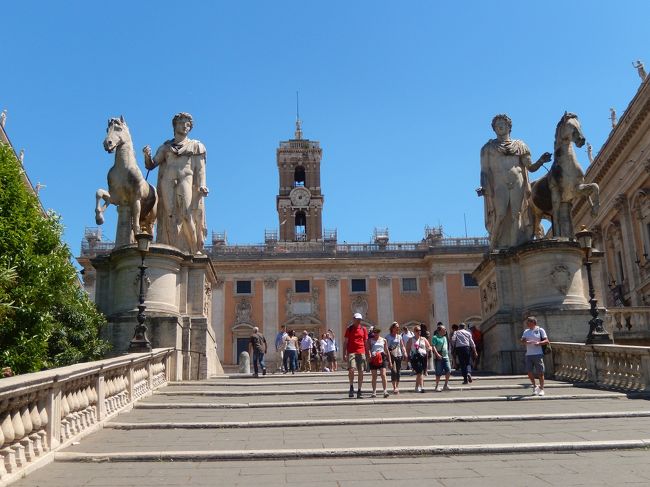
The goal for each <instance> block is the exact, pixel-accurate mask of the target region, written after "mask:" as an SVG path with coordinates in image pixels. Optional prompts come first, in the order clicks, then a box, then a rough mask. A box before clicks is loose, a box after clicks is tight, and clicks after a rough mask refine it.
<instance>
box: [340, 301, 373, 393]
mask: <svg viewBox="0 0 650 487" xmlns="http://www.w3.org/2000/svg"><path fill="white" fill-rule="evenodd" d="M362 319H363V316H362V315H361V313H354V320H353V322H352V324H351V325H350V326H348V327H347V329H346V330H345V336H344V338H343V360H344V361H345V362H347V364H348V380H349V382H350V392H349V394H348V396H349V397H354V369H357V374H358V382H357V384H358V386H357V399H361V398H362V397H363V395H362V393H361V387H362V386H363V371H364V369H365V368H366V363H367V358H368V355H369V351H368V349H367V348H366V347H367V344H368V330H367V329H366V327H365V326H363V325H362V324H361V320H362Z"/></svg>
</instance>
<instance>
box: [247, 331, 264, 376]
mask: <svg viewBox="0 0 650 487" xmlns="http://www.w3.org/2000/svg"><path fill="white" fill-rule="evenodd" d="M248 348H249V351H250V353H251V356H252V357H253V370H254V372H255V373H254V374H253V377H259V374H258V371H259V369H258V364H259V367H260V368H261V369H262V375H266V364H265V363H264V354H265V353H266V338H264V335H262V334H261V333H260V329H259V328H258V327H255V328H253V334H252V335H251V338H250V343H249V345H248Z"/></svg>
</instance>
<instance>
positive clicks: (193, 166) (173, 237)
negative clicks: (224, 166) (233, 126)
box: [143, 113, 208, 254]
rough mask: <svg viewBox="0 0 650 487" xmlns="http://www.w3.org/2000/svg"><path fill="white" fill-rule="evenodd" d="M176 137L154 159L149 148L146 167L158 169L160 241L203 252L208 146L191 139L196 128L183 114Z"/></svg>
mask: <svg viewBox="0 0 650 487" xmlns="http://www.w3.org/2000/svg"><path fill="white" fill-rule="evenodd" d="M172 126H173V127H174V138H173V139H171V140H168V141H166V142H165V143H164V144H163V145H161V146H160V147H159V148H158V150H157V151H156V155H155V156H154V157H153V158H152V157H151V147H149V146H146V147H145V148H144V149H143V152H144V165H145V167H146V168H147V169H153V168H155V167H158V186H157V190H158V228H157V230H156V241H157V242H158V243H164V244H168V245H172V246H174V247H176V248H178V249H179V250H182V251H183V252H187V253H191V254H196V253H200V252H201V251H202V250H203V243H204V241H205V238H206V237H207V227H206V224H205V202H204V201H203V199H204V198H205V197H206V196H207V195H208V188H207V186H206V182H205V160H206V150H205V146H204V145H203V144H202V143H201V142H199V141H198V140H193V139H190V138H189V137H188V135H189V133H190V130H192V127H193V121H192V116H191V115H190V114H189V113H179V114H177V115H176V116H175V117H174V119H173V120H172Z"/></svg>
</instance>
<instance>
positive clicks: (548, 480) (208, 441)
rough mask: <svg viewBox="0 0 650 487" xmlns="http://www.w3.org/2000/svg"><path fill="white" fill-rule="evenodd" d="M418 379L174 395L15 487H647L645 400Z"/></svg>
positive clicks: (649, 413)
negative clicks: (396, 384) (373, 387)
mask: <svg viewBox="0 0 650 487" xmlns="http://www.w3.org/2000/svg"><path fill="white" fill-rule="evenodd" d="M413 380H414V379H413V378H412V377H409V376H407V377H405V378H404V380H403V383H402V386H403V387H402V391H403V392H402V394H401V395H399V396H391V397H389V398H387V399H383V398H381V399H380V398H378V399H371V398H370V394H369V393H370V387H367V388H366V394H365V397H364V399H360V400H357V399H348V397H347V379H346V377H345V376H343V375H342V374H340V373H339V374H300V375H296V376H284V375H268V376H266V377H264V378H259V379H252V378H247V377H246V378H243V377H235V376H232V377H230V378H215V379H211V380H207V381H201V382H185V383H175V384H171V385H170V386H168V387H165V388H162V389H160V390H159V391H157V392H156V393H155V394H154V395H153V396H150V397H148V398H146V399H144V400H142V401H141V402H139V403H137V404H136V407H135V409H133V410H132V411H130V412H127V413H123V414H120V415H119V416H117V417H116V418H114V420H113V421H111V422H110V423H108V424H107V425H106V427H105V429H103V430H102V431H99V432H97V433H94V434H91V435H89V436H87V437H86V438H84V439H82V440H81V441H80V442H79V444H77V445H73V446H71V447H69V448H67V449H65V450H63V451H61V452H59V453H57V454H56V455H55V458H56V460H55V462H54V463H52V464H50V465H48V466H46V467H44V468H42V469H40V470H38V471H36V472H34V473H32V474H31V475H29V476H28V477H26V478H25V479H23V480H21V481H19V482H17V483H15V484H14V485H16V486H19V487H26V486H43V487H46V486H47V487H58V486H65V487H70V486H77V485H89V486H127V485H138V486H167V485H169V486H175V485H178V486H185V485H189V486H208V485H210V486H212V485H260V484H264V485H267V486H271V485H285V484H289V485H290V484H302V485H323V486H360V485H369V486H370V485H373V486H374V485H377V484H384V483H385V484H392V485H395V482H399V481H405V482H413V481H415V482H420V481H424V482H426V485H441V486H442V485H444V486H458V485H469V484H470V482H471V483H472V484H476V482H477V481H478V482H480V484H481V485H483V486H485V485H504V484H505V485H526V486H533V485H591V486H593V485H648V483H650V463H649V462H648V458H649V456H648V455H649V454H648V452H647V450H646V449H645V448H643V446H644V443H643V441H644V440H647V439H649V438H650V407H649V406H648V402H647V399H646V398H644V396H639V395H636V396H633V395H625V394H621V393H617V392H608V391H603V390H595V389H590V388H585V387H577V386H573V385H570V384H566V383H560V382H554V381H549V382H548V383H547V387H546V391H547V396H546V397H544V398H537V397H533V396H531V390H530V387H529V386H528V384H527V382H528V381H527V379H525V378H524V377H522V376H513V377H504V376H485V377H478V378H477V380H475V381H474V383H473V384H471V385H470V386H469V387H468V386H463V385H462V384H461V382H460V381H459V380H458V378H454V379H453V383H452V387H453V389H452V391H449V392H437V393H436V392H431V391H432V388H431V387H429V390H428V391H427V392H426V393H425V394H416V393H415V392H412V387H413ZM431 384H432V381H431V379H430V378H429V379H428V380H427V382H426V383H425V385H428V386H431ZM608 442H609V443H608ZM625 446H628V447H629V448H622V447H625ZM522 450H527V451H528V452H522ZM599 450H602V451H599Z"/></svg>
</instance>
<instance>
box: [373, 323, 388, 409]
mask: <svg viewBox="0 0 650 487" xmlns="http://www.w3.org/2000/svg"><path fill="white" fill-rule="evenodd" d="M373 331H374V333H373V335H372V338H369V339H368V350H370V372H371V373H372V395H371V396H370V397H377V371H379V373H380V374H381V384H382V386H383V387H384V397H388V391H387V390H386V383H387V381H386V367H392V358H391V356H390V354H389V353H388V343H387V342H386V339H385V338H384V337H382V336H381V335H380V331H381V330H380V329H379V328H375V329H374V330H373Z"/></svg>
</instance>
